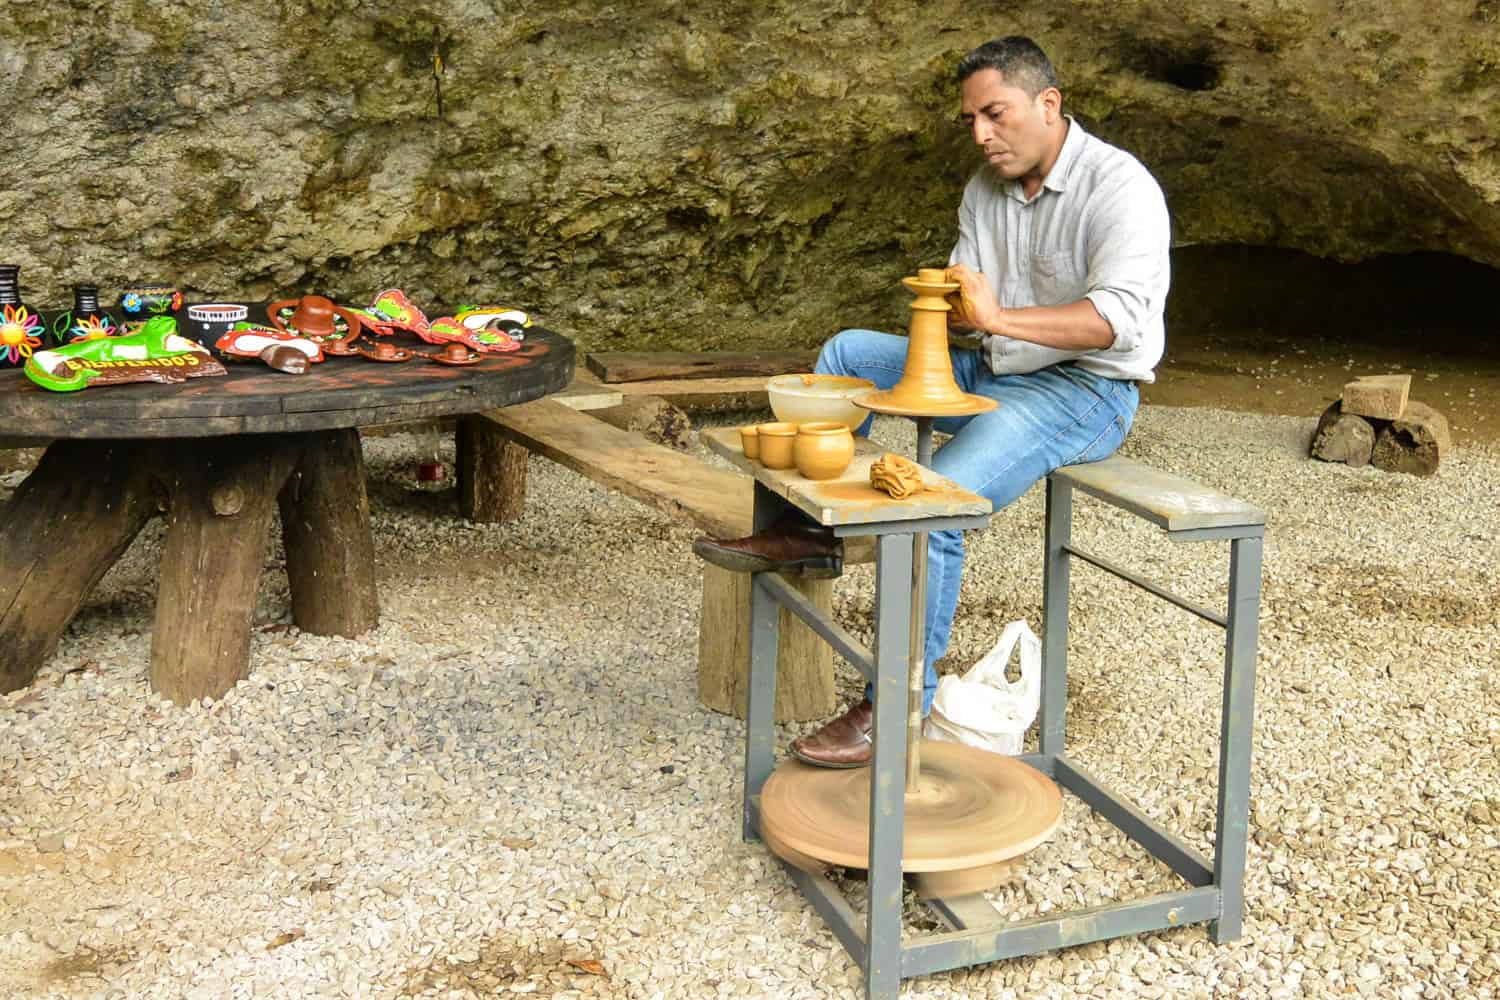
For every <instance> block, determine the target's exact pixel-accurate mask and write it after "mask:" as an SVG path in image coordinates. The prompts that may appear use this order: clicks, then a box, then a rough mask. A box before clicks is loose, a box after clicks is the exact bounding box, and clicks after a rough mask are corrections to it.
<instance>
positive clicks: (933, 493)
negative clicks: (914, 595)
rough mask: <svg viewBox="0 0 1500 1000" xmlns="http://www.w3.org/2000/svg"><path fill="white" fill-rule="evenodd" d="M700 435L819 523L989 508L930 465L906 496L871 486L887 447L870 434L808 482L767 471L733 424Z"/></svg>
mask: <svg viewBox="0 0 1500 1000" xmlns="http://www.w3.org/2000/svg"><path fill="white" fill-rule="evenodd" d="M701 436H702V438H703V441H704V443H705V444H707V445H708V447H709V448H710V449H712V450H713V451H714V452H715V453H717V454H719V455H722V456H724V457H725V458H727V459H729V461H731V462H733V463H734V464H735V465H737V466H739V467H740V468H741V469H743V470H744V471H745V472H748V473H750V475H752V476H754V477H755V479H756V481H757V482H759V483H760V484H761V485H763V486H765V487H766V488H767V489H769V490H770V491H771V492H773V493H775V494H777V495H778V496H780V497H783V498H785V499H786V500H787V501H789V502H790V503H791V504H792V505H793V506H795V507H797V508H798V509H799V510H801V511H802V512H803V513H804V514H807V515H808V516H809V517H811V518H812V519H813V520H815V521H817V522H818V523H819V524H825V525H830V526H833V527H838V526H839V525H855V524H883V523H886V522H890V521H915V520H920V519H923V518H931V517H984V516H987V515H989V514H990V513H991V512H992V510H993V507H992V505H991V504H990V502H989V501H988V500H986V499H985V498H984V497H982V496H978V495H977V494H974V493H970V492H969V491H968V490H966V489H964V488H963V487H962V486H959V485H958V484H957V483H955V482H954V481H953V480H951V479H947V478H945V477H943V476H940V475H938V474H937V473H936V472H933V471H932V470H931V469H925V468H924V469H923V470H922V481H923V484H924V485H925V486H926V487H927V489H926V490H925V491H924V492H922V493H918V494H917V495H916V496H912V497H908V498H907V499H905V500H896V499H893V498H892V497H891V496H890V495H889V494H886V493H884V492H882V491H880V490H877V489H876V488H875V487H873V486H871V485H870V466H871V465H872V464H874V462H875V460H876V459H878V458H880V456H881V455H884V454H885V453H886V452H887V451H888V450H889V449H886V448H882V447H880V446H879V445H877V444H874V443H873V442H871V441H870V439H869V438H864V437H858V436H856V437H855V439H854V460H853V461H851V462H850V463H849V468H847V469H845V470H844V474H843V475H842V476H840V477H839V478H837V479H829V480H813V479H807V478H805V477H804V476H802V474H801V473H799V472H798V471H797V470H796V469H768V468H766V467H765V466H764V465H762V464H760V463H759V462H756V461H753V460H751V459H748V458H746V457H745V452H744V449H743V448H742V447H741V446H740V432H739V429H738V428H735V427H715V428H710V429H707V430H704V431H702V432H701Z"/></svg>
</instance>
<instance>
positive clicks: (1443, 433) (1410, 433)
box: [1370, 400, 1453, 476]
mask: <svg viewBox="0 0 1500 1000" xmlns="http://www.w3.org/2000/svg"><path fill="white" fill-rule="evenodd" d="M1452 450H1453V435H1452V434H1451V433H1450V432H1449V430H1448V418H1447V417H1445V416H1443V415H1442V414H1441V413H1439V412H1438V411H1437V410H1434V409H1433V408H1432V407H1430V406H1428V405H1427V404H1426V403H1419V402H1417V401H1416V400H1411V401H1410V402H1408V403H1407V404H1406V411H1405V413H1403V414H1402V416H1401V419H1400V420H1393V421H1391V422H1390V423H1389V424H1387V425H1386V426H1385V427H1383V428H1381V431H1380V433H1379V435H1377V436H1376V438H1375V447H1374V448H1373V449H1372V450H1371V453H1370V464H1371V465H1373V466H1375V468H1377V469H1381V470H1383V471H1385V472H1405V473H1407V474H1408V475H1412V476H1430V475H1432V474H1433V473H1434V472H1436V471H1437V470H1438V466H1439V465H1440V464H1442V461H1443V457H1444V456H1445V455H1448V454H1449V453H1450V452H1452Z"/></svg>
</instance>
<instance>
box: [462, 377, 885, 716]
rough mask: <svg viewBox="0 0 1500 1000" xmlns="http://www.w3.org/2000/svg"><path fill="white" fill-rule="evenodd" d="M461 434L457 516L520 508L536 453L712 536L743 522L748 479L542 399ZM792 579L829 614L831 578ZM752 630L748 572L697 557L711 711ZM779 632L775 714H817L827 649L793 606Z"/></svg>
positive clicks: (825, 693) (742, 673) (720, 706)
mask: <svg viewBox="0 0 1500 1000" xmlns="http://www.w3.org/2000/svg"><path fill="white" fill-rule="evenodd" d="M458 440H459V456H458V476H459V493H460V497H461V498H463V502H464V506H465V513H467V514H469V516H470V517H472V518H474V519H475V520H483V521H506V520H511V519H514V518H516V517H519V516H520V514H521V510H522V507H523V505H524V501H525V475H526V461H527V457H528V455H529V454H530V453H532V452H534V453H536V454H538V455H542V456H543V457H545V458H548V459H551V460H552V461H554V462H556V463H557V464H559V465H561V466H564V467H565V468H568V469H572V470H573V471H574V472H577V473H578V474H579V475H582V476H585V477H587V478H589V479H592V480H593V481H595V482H597V483H600V484H601V485H604V486H607V487H609V488H610V489H612V490H614V491H616V492H618V493H623V494H625V495H626V496H628V497H631V498H633V499H635V500H639V501H640V502H641V503H644V504H646V505H647V506H648V507H652V508H654V509H656V510H659V511H661V512H663V513H665V514H667V515H669V516H670V517H673V518H676V519H678V520H683V521H687V522H688V523H690V524H693V525H695V526H696V527H698V528H700V529H702V530H703V531H705V532H708V533H709V534H712V535H715V536H718V537H721V538H737V537H740V536H742V535H746V534H749V533H750V530H751V516H752V515H751V508H752V504H753V486H752V480H751V479H750V478H749V477H748V476H744V475H741V474H739V473H737V472H731V471H729V470H726V469H720V468H716V467H714V466H712V465H709V464H708V463H706V462H703V461H701V460H699V459H697V458H694V457H693V456H691V455H685V454H683V453H681V452H678V451H673V450H672V449H671V448H666V447H663V446H662V445H658V444H654V443H652V442H650V441H647V440H646V439H645V438H643V437H642V436H640V435H639V434H634V433H631V432H629V431H623V430H620V429H619V428H617V427H613V426H611V425H609V424H606V423H604V422H603V421H602V420H599V419H596V418H595V417H593V416H590V415H589V414H588V413H584V412H579V411H577V410H574V409H570V408H569V407H567V406H565V405H563V404H561V403H557V402H554V401H553V400H551V399H542V400H537V401H535V402H531V403H526V404H523V405H520V406H511V407H506V408H505V409H503V410H495V411H493V412H488V413H483V414H479V415H476V416H473V417H470V418H466V419H465V420H463V421H461V422H460V425H459V429H458ZM497 498H498V499H497ZM476 499H477V501H478V502H476ZM861 541H862V542H864V544H862V545H859V546H855V547H853V550H852V553H846V555H847V554H852V555H853V556H854V558H857V559H872V558H873V546H872V545H870V544H868V541H867V540H861ZM793 585H794V586H795V587H796V588H797V589H798V590H800V591H801V592H802V593H803V594H804V595H805V596H806V597H807V598H808V599H809V600H810V601H812V603H813V604H814V605H815V606H817V607H819V608H821V609H822V610H823V611H824V612H826V613H829V614H831V613H832V605H833V581H831V580H794V581H793ZM749 627H750V577H749V576H748V575H747V574H744V573H731V572H729V571H727V570H723V569H720V568H719V567H717V566H710V565H704V566H703V611H702V618H701V620H700V624H699V630H698V696H699V698H700V700H701V701H702V702H703V703H704V704H705V705H706V706H708V707H709V708H712V709H714V710H715V711H719V712H724V713H726V714H731V715H737V716H739V717H741V718H743V717H744V715H745V699H746V684H747V678H748V673H749V662H750V637H749V636H750V633H749ZM782 629H783V631H782V636H783V640H782V646H781V652H780V656H779V659H778V663H779V665H780V668H779V670H778V673H777V677H778V681H777V689H776V718H777V719H778V720H802V719H820V718H825V717H826V716H828V715H830V714H831V713H832V712H833V710H834V708H835V707H836V706H835V701H834V684H833V653H832V650H830V649H829V647H828V645H827V644H826V643H824V642H822V641H821V640H819V639H818V637H817V635H816V633H814V632H813V631H812V630H811V629H809V628H808V627H807V626H806V625H805V624H803V623H802V621H801V620H800V619H798V618H796V617H795V616H794V615H792V613H791V612H788V611H783V613H782Z"/></svg>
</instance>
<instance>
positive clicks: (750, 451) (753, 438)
mask: <svg viewBox="0 0 1500 1000" xmlns="http://www.w3.org/2000/svg"><path fill="white" fill-rule="evenodd" d="M740 447H741V448H743V449H744V450H745V457H746V458H760V433H759V431H757V430H756V427H755V425H754V424H751V425H750V426H749V427H741V428H740Z"/></svg>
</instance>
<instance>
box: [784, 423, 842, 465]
mask: <svg viewBox="0 0 1500 1000" xmlns="http://www.w3.org/2000/svg"><path fill="white" fill-rule="evenodd" d="M792 457H793V459H794V460H795V461H796V464H797V471H798V472H800V473H801V474H802V475H804V476H806V477H807V478H808V479H837V478H838V477H839V476H840V475H842V474H843V472H844V470H845V469H847V468H849V462H850V460H851V459H853V458H854V435H853V434H851V433H850V432H849V428H848V426H847V425H846V424H841V423H834V422H832V421H816V422H813V423H808V424H800V425H799V426H798V427H797V439H796V441H795V443H794V445H793V448H792Z"/></svg>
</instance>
